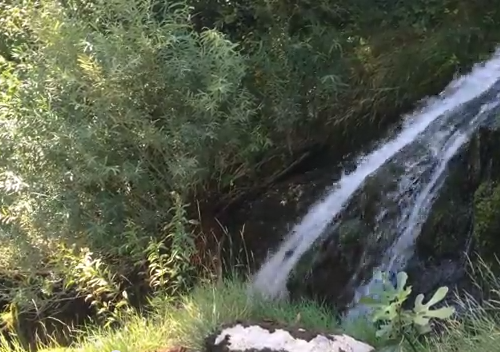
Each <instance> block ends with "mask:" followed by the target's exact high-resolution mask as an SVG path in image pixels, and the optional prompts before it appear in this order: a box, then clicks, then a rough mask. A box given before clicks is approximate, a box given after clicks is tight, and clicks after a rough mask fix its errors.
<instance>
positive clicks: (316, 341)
mask: <svg viewBox="0 0 500 352" xmlns="http://www.w3.org/2000/svg"><path fill="white" fill-rule="evenodd" d="M372 351H374V348H373V347H372V346H370V345H367V344H365V343H363V342H360V341H357V340H355V339H354V338H352V337H350V336H347V335H331V334H327V333H317V332H312V331H308V330H305V329H300V328H287V327H284V326H283V327H282V326H280V327H277V326H276V325H275V324H274V325H271V324H269V323H260V324H243V323H234V324H231V325H227V326H226V327H224V328H222V329H219V331H217V332H215V333H214V334H212V335H210V336H209V337H207V338H206V340H205V352H372Z"/></svg>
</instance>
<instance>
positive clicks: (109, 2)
mask: <svg viewBox="0 0 500 352" xmlns="http://www.w3.org/2000/svg"><path fill="white" fill-rule="evenodd" d="M498 5H499V3H498V0H495V1H485V0H484V1H483V0H480V1H476V2H470V1H462V0H446V1H436V0H418V1H414V0H413V1H409V0H408V1H406V0H405V1H399V2H393V3H387V2H385V1H365V0H355V1H330V0H321V1H319V2H311V1H309V0H298V1H293V2H285V1H282V0H258V1H247V0H238V1H218V0H192V1H189V0H182V1H177V2H172V1H154V0H61V1H56V0H7V1H3V2H2V3H1V4H0V151H1V153H0V239H1V246H0V307H1V308H2V309H3V310H4V313H5V314H4V315H2V319H3V325H2V329H3V331H5V332H7V333H16V334H18V335H19V337H20V338H21V340H22V339H23V338H24V339H26V341H23V344H25V345H26V344H28V342H29V341H28V340H29V339H28V337H29V336H34V335H35V333H34V332H33V325H36V329H39V330H40V331H38V332H36V334H42V332H41V331H42V330H43V329H42V325H37V324H38V322H40V321H42V322H43V321H44V322H45V323H46V324H47V323H48V321H49V320H50V322H51V324H56V325H57V319H61V320H67V316H64V317H63V315H64V314H67V313H68V311H72V310H73V309H75V304H80V305H79V307H80V308H79V309H80V310H81V311H80V312H79V313H80V315H81V316H83V317H87V316H89V315H90V316H93V317H94V318H96V319H98V320H100V322H105V323H108V324H109V323H113V322H116V321H117V320H118V317H119V316H120V315H121V314H125V313H127V314H128V313H130V311H131V309H132V307H137V306H139V305H140V303H144V301H145V297H147V296H148V294H150V293H152V292H162V293H164V294H166V295H167V296H168V297H176V295H177V294H178V293H181V292H184V291H185V290H186V289H188V288H190V287H192V285H193V284H194V283H195V282H196V280H197V279H198V276H199V274H200V267H201V266H202V265H203V263H204V262H203V256H204V255H205V254H206V253H204V249H203V248H200V246H199V245H198V244H199V241H200V236H201V235H199V234H198V231H195V229H198V228H197V227H196V225H197V221H195V220H193V219H196V218H197V217H198V215H200V214H198V212H197V211H195V210H193V209H197V210H199V212H201V211H202V210H205V208H206V207H208V208H210V207H212V208H213V209H210V210H213V211H214V212H215V211H216V210H220V209H224V208H225V207H226V206H228V205H230V204H233V203H235V202H234V200H237V199H244V198H243V196H245V195H247V194H250V193H252V192H253V191H255V190H256V189H260V188H262V185H269V184H271V183H272V180H273V179H274V177H275V176H276V175H282V174H283V172H284V171H285V170H287V169H288V168H289V166H290V165H293V164H294V162H295V161H297V160H301V157H302V156H304V155H306V154H307V153H308V152H311V151H315V150H318V149H321V148H326V147H329V148H331V149H332V150H335V152H336V153H337V154H338V155H339V156H340V155H344V154H345V153H346V152H347V151H352V150H353V148H354V147H356V148H358V147H359V146H360V145H363V144H366V143H367V142H368V141H369V140H371V139H373V138H375V137H376V133H374V132H376V131H380V130H382V129H383V127H384V126H387V125H388V124H389V123H392V122H396V121H397V120H398V118H399V117H398V116H399V115H400V112H401V111H403V110H406V109H408V108H409V107H410V106H411V105H412V104H414V103H415V102H416V101H418V100H419V99H421V98H422V97H423V96H425V95H429V94H432V93H435V92H438V91H439V90H440V89H441V88H442V87H443V85H444V84H445V83H447V82H448V81H449V79H450V78H451V77H452V75H453V74H454V73H455V72H456V71H460V70H464V69H466V68H468V67H469V66H470V65H471V64H472V63H473V62H476V61H477V60H479V59H482V58H484V57H485V56H486V55H488V53H489V52H490V50H491V49H492V47H493V46H494V44H495V43H496V42H497V41H498V39H499V38H500V30H499V28H498V26H496V25H495V23H498V21H499V20H500V13H499V11H498V8H500V7H499V6H498ZM457 23H458V25H457ZM395 28H398V29H397V30H396V29H395ZM415 62H418V65H415ZM75 302H77V303H75ZM81 307H84V308H81ZM56 318H57V319H56ZM73 318H74V317H73V316H72V318H71V319H73ZM71 319H70V320H71ZM74 320H78V319H76V318H75V319H74ZM21 327H22V328H21ZM45 328H46V329H49V328H48V327H47V325H45ZM23 329H24V330H25V331H23ZM36 329H35V330H36ZM55 330H57V329H55ZM46 332H47V331H45V332H43V334H45V333H46ZM23 336H24V337H23Z"/></svg>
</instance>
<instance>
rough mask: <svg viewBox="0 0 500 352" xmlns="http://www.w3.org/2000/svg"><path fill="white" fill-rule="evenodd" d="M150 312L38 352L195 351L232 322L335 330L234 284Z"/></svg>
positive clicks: (326, 318) (315, 310) (303, 307)
mask: <svg viewBox="0 0 500 352" xmlns="http://www.w3.org/2000/svg"><path fill="white" fill-rule="evenodd" d="M152 307H154V308H151V309H150V312H147V313H146V314H143V315H134V316H132V317H129V318H127V319H126V321H125V322H124V324H123V327H122V328H119V329H115V330H112V329H103V328H101V329H96V328H94V329H90V330H89V331H87V332H86V333H82V335H81V337H80V339H79V341H77V342H76V343H74V345H73V346H72V347H68V348H62V347H58V346H50V347H47V346H45V347H42V348H41V351H44V352H62V351H66V352H76V351H85V352H94V351H95V352H98V351H99V352H102V351H112V350H119V351H120V352H139V351H141V352H142V351H156V350H163V349H167V350H168V348H172V347H176V346H183V347H187V348H188V349H189V350H194V351H198V350H200V348H201V347H202V344H203V339H204V337H205V336H207V335H208V334H209V333H211V332H213V331H214V330H215V329H216V327H218V326H219V325H220V324H223V323H229V322H233V321H235V320H238V319H241V320H255V321H257V320H262V319H270V320H273V321H277V322H282V323H285V324H297V323H298V324H300V325H301V326H306V327H310V328H315V329H321V330H328V331H333V330H334V329H335V328H336V327H337V324H336V320H335V316H334V315H333V314H332V313H331V312H329V311H327V310H326V309H324V308H323V307H321V306H319V305H318V304H315V303H311V302H305V301H304V302H298V303H295V304H287V303H285V302H282V303H277V302H266V301H263V300H260V299H252V300H250V299H249V298H248V295H247V284H245V283H243V281H240V280H229V281H225V282H222V283H218V284H215V285H210V284H206V285H203V286H200V287H199V288H197V289H195V290H194V291H193V292H192V293H191V294H190V295H189V296H186V297H184V298H183V299H182V300H181V302H180V303H179V302H178V303H176V304H174V303H170V302H168V301H165V300H163V299H162V298H156V299H154V300H153V302H152ZM4 342H5V341H4ZM0 346H4V347H0V352H18V351H24V350H23V349H22V348H21V347H20V346H17V348H16V347H14V348H13V347H9V348H8V347H5V346H6V344H5V343H0Z"/></svg>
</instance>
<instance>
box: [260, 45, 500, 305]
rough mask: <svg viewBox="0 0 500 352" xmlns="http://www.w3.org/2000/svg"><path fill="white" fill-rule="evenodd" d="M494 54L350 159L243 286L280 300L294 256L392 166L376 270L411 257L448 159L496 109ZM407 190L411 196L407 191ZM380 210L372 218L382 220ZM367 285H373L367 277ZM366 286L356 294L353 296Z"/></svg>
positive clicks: (498, 59)
mask: <svg viewBox="0 0 500 352" xmlns="http://www.w3.org/2000/svg"><path fill="white" fill-rule="evenodd" d="M499 81H500V50H499V51H497V52H496V53H495V54H494V55H493V57H492V59H491V60H489V61H487V62H486V63H483V64H478V65H476V66H475V67H474V68H473V69H472V71H471V72H470V73H469V74H467V75H465V76H462V77H460V78H458V79H457V80H455V81H453V82H451V83H450V84H449V85H448V87H447V88H446V89H445V90H444V91H443V92H442V93H441V94H440V95H439V96H437V97H433V98H429V99H428V100H427V101H426V102H425V104H423V107H422V108H421V109H419V110H418V111H416V112H414V113H412V114H410V115H408V116H406V117H405V119H404V120H405V122H404V124H403V127H402V129H401V131H400V132H399V133H398V134H397V135H396V136H394V137H393V138H392V139H389V140H388V141H384V142H383V143H381V144H380V145H379V146H378V147H377V148H376V149H375V150H374V151H372V152H371V153H369V154H367V155H363V156H361V157H360V158H359V160H358V161H357V163H356V164H357V167H356V169H355V170H354V171H353V172H352V173H350V174H344V175H343V176H342V177H341V179H340V180H339V181H338V182H336V184H334V185H333V187H332V188H331V190H329V191H328V192H327V193H326V194H325V196H324V197H323V198H322V199H320V200H319V201H317V202H316V203H315V204H314V205H313V206H312V207H311V208H310V209H309V211H308V212H307V214H306V215H305V216H304V217H303V218H302V220H301V221H300V222H299V223H297V224H296V225H295V226H294V227H293V228H292V230H291V232H290V233H289V234H288V236H287V238H286V239H285V240H284V242H283V243H282V244H281V246H280V247H279V249H278V250H277V251H276V252H275V253H273V254H272V255H270V256H269V257H268V259H267V261H266V262H265V263H264V264H263V265H262V267H261V268H260V270H259V271H258V272H257V274H256V275H255V277H254V278H253V281H252V283H251V289H252V290H254V291H257V292H258V293H260V294H262V295H263V296H265V297H267V298H269V299H274V298H280V297H283V296H286V295H287V290H286V282H287V280H288V277H289V275H290V273H291V271H292V270H293V268H294V267H295V265H296V264H297V262H298V261H299V260H300V258H301V257H302V255H303V254H304V253H305V252H306V251H307V250H308V249H309V248H310V247H311V246H312V245H313V244H314V243H315V241H316V240H317V239H318V238H319V237H321V236H322V235H323V234H324V233H325V231H326V230H327V228H328V227H329V226H330V225H333V226H334V225H335V218H336V216H337V215H338V214H340V213H341V212H342V211H343V210H344V209H345V208H346V206H347V205H348V204H349V202H350V200H351V199H352V197H353V195H354V194H355V193H356V192H357V191H358V190H359V189H360V188H361V187H362V186H363V185H364V183H365V182H366V181H367V180H368V179H369V178H370V177H372V176H373V175H374V174H376V173H377V172H378V171H379V170H380V169H382V168H383V167H387V166H388V165H390V164H391V163H392V164H397V165H401V166H402V167H403V169H404V171H405V172H403V174H402V175H401V176H400V178H399V179H398V180H396V182H397V185H398V189H397V191H395V192H393V193H391V194H387V197H388V198H391V197H392V200H394V201H396V202H397V203H398V206H399V208H400V209H401V214H400V217H399V218H398V221H397V223H396V224H394V225H395V226H394V229H391V231H393V232H394V234H395V241H394V243H393V245H392V246H390V248H389V249H388V250H387V251H386V253H385V254H383V255H384V258H383V260H382V264H381V268H383V269H385V268H390V269H400V268H401V267H402V266H404V264H405V261H406V260H407V259H408V257H409V255H410V254H409V253H411V245H412V243H413V241H414V239H415V237H416V236H418V233H419V229H420V226H421V224H422V223H423V220H425V218H426V217H427V212H428V210H429V208H430V205H431V203H432V201H433V199H434V198H435V195H436V193H437V192H438V190H439V187H440V185H441V184H442V183H443V178H444V176H445V171H446V166H447V163H448V161H449V160H450V159H451V158H452V157H453V155H455V153H456V152H457V151H458V150H459V149H460V147H461V146H462V145H463V144H464V143H465V142H466V141H467V140H468V138H469V136H470V134H471V133H472V132H473V131H474V130H476V129H477V127H478V126H479V125H480V124H481V122H483V121H484V120H485V119H486V118H487V116H489V113H491V112H492V111H494V110H495V108H497V107H498V104H497V103H496V101H497V100H498V98H497V92H498V90H499V88H500V87H498V86H499V84H498V82H499ZM409 190H411V192H409ZM384 211H385V209H381V210H380V218H381V219H382V218H383V217H384V216H385V213H384ZM372 281H373V280H372ZM372 284H373V282H371V281H370V282H369V283H368V284H367V285H365V286H362V287H360V288H359V289H358V291H357V293H356V296H359V295H360V294H362V293H363V292H365V291H366V290H368V289H369V287H370V285H372Z"/></svg>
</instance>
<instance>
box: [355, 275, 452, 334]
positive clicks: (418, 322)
mask: <svg viewBox="0 0 500 352" xmlns="http://www.w3.org/2000/svg"><path fill="white" fill-rule="evenodd" d="M375 278H376V279H378V281H379V282H380V283H381V285H380V286H379V287H377V288H375V289H374V290H373V291H372V295H371V296H365V297H362V298H361V300H360V302H361V303H363V304H365V305H366V306H368V307H370V308H372V309H373V311H372V316H371V320H372V322H373V323H376V324H378V323H381V325H380V327H379V329H378V331H377V337H380V338H388V339H399V338H405V337H407V336H408V335H407V333H408V332H409V330H410V331H411V330H413V332H416V333H417V334H419V335H420V334H425V333H428V332H430V331H431V326H430V320H431V319H432V318H437V319H443V320H444V319H448V318H449V317H451V316H452V315H453V314H454V313H455V309H454V308H453V307H442V308H438V309H431V307H432V306H434V305H435V304H437V303H439V302H441V301H442V300H443V299H444V298H445V297H446V294H447V293H448V288H447V287H440V288H439V289H438V290H437V291H436V292H435V293H434V295H433V296H432V298H431V299H430V300H429V301H428V302H427V303H425V304H424V303H423V301H424V295H423V294H419V295H418V296H417V297H416V299H415V304H414V307H413V309H412V310H406V309H403V308H402V307H403V303H404V302H405V301H406V300H407V299H408V297H409V296H410V294H411V290H412V289H411V286H408V287H406V282H407V280H408V275H407V274H406V273H405V272H400V273H398V274H397V276H396V285H393V283H391V280H390V279H389V275H388V274H387V273H385V272H377V273H376V274H375Z"/></svg>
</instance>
